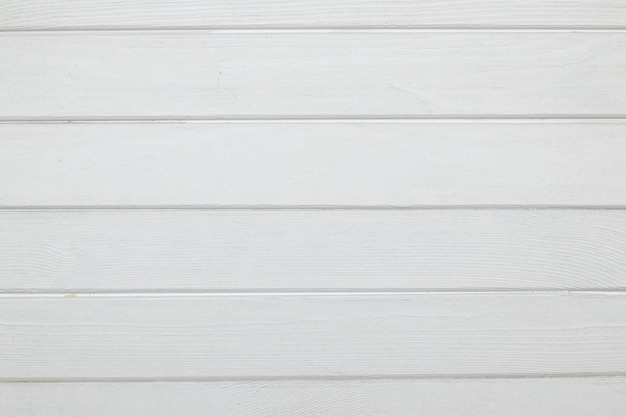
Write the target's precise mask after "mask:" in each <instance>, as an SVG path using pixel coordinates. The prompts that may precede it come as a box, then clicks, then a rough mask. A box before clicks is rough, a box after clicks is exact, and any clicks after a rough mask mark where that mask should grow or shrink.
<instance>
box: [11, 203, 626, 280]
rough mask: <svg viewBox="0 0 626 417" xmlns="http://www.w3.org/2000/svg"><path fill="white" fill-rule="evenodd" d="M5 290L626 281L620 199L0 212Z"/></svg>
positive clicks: (625, 239)
mask: <svg viewBox="0 0 626 417" xmlns="http://www.w3.org/2000/svg"><path fill="white" fill-rule="evenodd" d="M0 230H3V231H4V232H5V234H4V238H3V239H0V288H3V289H4V291H5V292H7V291H11V292H25V291H35V292H41V291H43V292H49V291H56V292H59V291H65V292H77V291H79V292H89V291H95V292H106V291H155V290H158V291H167V290H172V291H181V290H182V291H238V290H239V291H241V290H244V291H245V290H248V291H250V290H254V291H268V290H269V291H272V290H275V291H289V290H296V291H307V290H311V289H314V290H324V291H332V290H339V291H342V290H362V291H373V290H382V291H389V290H391V291H393V290H398V289H402V290H407V289H409V290H464V291H466V290H478V291H484V290H532V289H543V290H549V289H555V290H559V289H587V290H591V289H595V290H619V289H623V288H626V257H625V256H624V254H625V253H626V213H624V212H623V211H621V210H526V209H520V210H506V209H505V210H502V209H499V210H493V209H478V210H401V211H398V210H330V211H329V210H281V209H277V210H89V211H75V210H60V211H49V210H47V211H41V210H36V211H2V212H0Z"/></svg>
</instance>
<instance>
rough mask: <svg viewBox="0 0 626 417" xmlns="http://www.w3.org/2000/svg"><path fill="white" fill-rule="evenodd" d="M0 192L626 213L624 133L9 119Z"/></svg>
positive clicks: (110, 200)
mask: <svg viewBox="0 0 626 417" xmlns="http://www.w3.org/2000/svg"><path fill="white" fill-rule="evenodd" d="M625 85H626V84H625ZM33 150H36V152H34V151H33ZM0 189H1V190H2V192H1V193H0V206H4V207H12V206H13V207H15V206H38V207H41V206H67V205H69V206H127V205H139V206H141V205H200V206H268V205H269V206H272V205H273V206H280V205H294V206H300V205H304V206H337V205H339V206H359V205H360V206H377V205H385V206H428V205H434V206H444V205H617V206H624V205H626V124H624V123H584V122H580V123H577V122H567V123H541V122H537V123H396V122H394V123H314V122H306V123H198V124H189V123H187V124H185V123H158V124H146V123H135V124H123V123H122V124H98V123H96V124H76V125H72V124H0Z"/></svg>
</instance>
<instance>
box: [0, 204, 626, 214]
mask: <svg viewBox="0 0 626 417" xmlns="http://www.w3.org/2000/svg"><path fill="white" fill-rule="evenodd" d="M424 210H438V211H441V210H476V211H477V210H502V211H504V210H517V211H533V210H596V211H601V210H612V211H622V210H626V206H625V205H558V204H556V205H550V204H546V205H532V204H529V205H523V204H522V205H507V204H476V205H471V204H469V205H406V206H394V205H375V206H362V205H349V206H346V205H277V206H276V205H157V204H155V205H121V206H120V205H85V206H76V205H62V206H46V205H41V206H27V205H24V206H13V205H11V206H3V205H2V204H1V203H0V213H1V212H74V211H76V212H81V211H105V212H108V211H424Z"/></svg>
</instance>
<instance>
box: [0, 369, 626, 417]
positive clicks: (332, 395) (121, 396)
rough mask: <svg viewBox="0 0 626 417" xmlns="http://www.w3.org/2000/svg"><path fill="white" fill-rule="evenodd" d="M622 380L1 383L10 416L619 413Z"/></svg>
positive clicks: (625, 397)
mask: <svg viewBox="0 0 626 417" xmlns="http://www.w3.org/2000/svg"><path fill="white" fill-rule="evenodd" d="M624 407H626V379H625V378H570V379H561V378H557V379H522V380H515V379H512V380H510V379H509V380H507V379H488V380H480V379H470V380H373V381H372V380H346V381H332V380H331V381H314V380H312V381H306V380H304V381H301V380H292V381H258V382H228V381H225V382H178V383H163V382H147V383H88V384H85V383H63V384H46V383H38V384H23V383H21V384H10V383H8V384H7V383H4V384H3V383H0V413H2V414H6V415H10V416H12V417H85V416H96V415H97V416H99V417H119V416H126V417H139V416H146V415H149V416H152V417H188V416H191V415H207V413H210V414H211V415H219V416H221V417H259V416H273V417H280V416H289V417H291V416H301V417H328V416H344V417H350V416H355V417H356V416H358V417H361V416H363V415H367V416H370V417H397V416H415V415H428V416H437V417H458V416H464V417H527V416H534V417H554V416H569V417H589V416H602V417H623V414H624Z"/></svg>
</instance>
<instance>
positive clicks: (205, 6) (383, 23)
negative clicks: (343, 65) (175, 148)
mask: <svg viewBox="0 0 626 417" xmlns="http://www.w3.org/2000/svg"><path fill="white" fill-rule="evenodd" d="M459 26H460V27H504V28H510V27H541V28H545V27H549V28H553V27H568V28H572V27H575V28H581V27H582V28H607V27H609V28H614V27H624V26H626V6H625V5H624V3H623V2H622V1H621V0H602V1H597V0H596V1H594V0H567V1H565V0H541V1H534V2H529V1H525V0H465V1H455V0H421V1H412V0H394V1H377V0H254V1H249V0H204V1H198V0H180V1H175V2H172V1H166V0H131V1H127V0H56V1H51V0H31V1H28V2H24V1H20V0H4V1H3V13H2V14H0V28H2V29H5V30H6V29H13V30H20V29H21V30H33V29H35V30H45V29H49V30H50V29H64V28H66V29H72V28H73V29H107V28H137V29H154V28H163V27H170V28H189V27H193V28H197V27H205V28H251V27H252V28H258V27H263V28H284V27H287V28H303V27H305V28H310V27H315V28H317V27H341V28H344V27H347V28H354V27H383V28H387V27H390V28H394V27H459Z"/></svg>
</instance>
